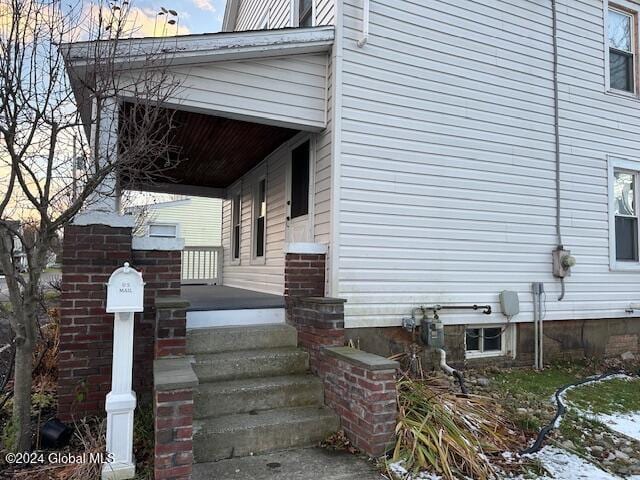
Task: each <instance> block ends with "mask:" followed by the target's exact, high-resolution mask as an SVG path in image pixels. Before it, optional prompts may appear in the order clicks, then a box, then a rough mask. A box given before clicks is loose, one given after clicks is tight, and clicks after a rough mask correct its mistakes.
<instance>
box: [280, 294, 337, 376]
mask: <svg viewBox="0 0 640 480" xmlns="http://www.w3.org/2000/svg"><path fill="white" fill-rule="evenodd" d="M344 303H345V300H343V299H340V298H329V297H293V298H292V299H291V303H290V312H291V322H292V323H293V325H294V326H295V327H296V329H297V330H298V345H300V346H301V347H303V348H304V349H305V350H307V351H308V352H309V365H310V367H311V371H312V372H313V373H316V372H317V370H318V363H319V362H320V361H321V359H320V349H321V348H322V347H326V346H342V345H344V342H345V334H344Z"/></svg>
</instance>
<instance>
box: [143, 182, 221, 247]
mask: <svg viewBox="0 0 640 480" xmlns="http://www.w3.org/2000/svg"><path fill="white" fill-rule="evenodd" d="M132 208H133V209H135V208H136V207H132ZM138 209H139V212H141V213H140V215H141V216H142V218H141V225H140V228H139V231H138V233H139V234H140V235H144V236H151V237H163V238H183V239H184V245H185V246H186V247H219V246H221V245H222V200H220V199H216V198H204V197H189V196H183V195H178V196H171V197H169V198H163V197H160V198H159V199H158V200H154V201H152V202H149V203H146V204H145V205H143V206H140V207H138Z"/></svg>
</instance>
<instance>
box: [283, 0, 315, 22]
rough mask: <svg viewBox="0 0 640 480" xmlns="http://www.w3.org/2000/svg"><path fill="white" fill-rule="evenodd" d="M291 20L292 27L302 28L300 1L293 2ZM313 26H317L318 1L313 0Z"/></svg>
mask: <svg viewBox="0 0 640 480" xmlns="http://www.w3.org/2000/svg"><path fill="white" fill-rule="evenodd" d="M290 5H291V8H290V12H291V19H290V22H289V24H290V26H292V27H299V26H300V6H299V0H291V3H290ZM311 26H312V27H315V26H316V0H311Z"/></svg>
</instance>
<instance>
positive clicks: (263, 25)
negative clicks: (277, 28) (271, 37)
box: [259, 10, 271, 30]
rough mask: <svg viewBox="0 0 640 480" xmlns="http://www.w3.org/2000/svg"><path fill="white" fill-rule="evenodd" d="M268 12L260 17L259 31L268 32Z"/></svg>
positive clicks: (269, 22) (269, 21)
mask: <svg viewBox="0 0 640 480" xmlns="http://www.w3.org/2000/svg"><path fill="white" fill-rule="evenodd" d="M270 13H271V12H270V11H269V10H267V12H266V13H265V14H264V16H263V17H262V20H260V27H259V30H268V29H269V26H270V24H271V19H270V16H271V15H270Z"/></svg>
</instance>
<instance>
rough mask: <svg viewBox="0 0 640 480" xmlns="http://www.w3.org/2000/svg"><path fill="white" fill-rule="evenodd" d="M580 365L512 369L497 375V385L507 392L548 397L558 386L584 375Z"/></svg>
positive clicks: (516, 394) (495, 378)
mask: <svg viewBox="0 0 640 480" xmlns="http://www.w3.org/2000/svg"><path fill="white" fill-rule="evenodd" d="M580 370H581V367H580V366H573V367H566V366H560V365H558V366H553V367H550V368H547V369H545V370H542V371H541V372H539V371H536V370H510V371H505V372H501V373H498V374H496V375H495V377H494V380H495V383H496V386H497V387H498V388H499V389H500V390H501V391H502V392H503V393H505V394H511V395H514V396H516V397H517V396H532V395H533V396H539V397H543V398H545V399H548V398H549V397H551V395H553V394H554V393H555V391H556V390H557V389H558V387H561V386H562V385H566V384H567V383H572V382H575V381H576V380H578V379H580V378H582V377H583V375H582V374H581V372H580Z"/></svg>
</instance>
